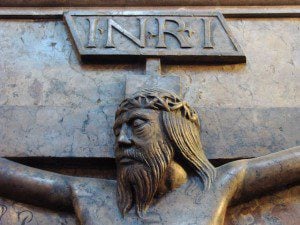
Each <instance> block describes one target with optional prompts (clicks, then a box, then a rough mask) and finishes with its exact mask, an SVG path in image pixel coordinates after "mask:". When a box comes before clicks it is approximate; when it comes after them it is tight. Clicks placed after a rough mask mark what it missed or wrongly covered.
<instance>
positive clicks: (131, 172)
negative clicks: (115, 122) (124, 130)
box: [116, 140, 173, 217]
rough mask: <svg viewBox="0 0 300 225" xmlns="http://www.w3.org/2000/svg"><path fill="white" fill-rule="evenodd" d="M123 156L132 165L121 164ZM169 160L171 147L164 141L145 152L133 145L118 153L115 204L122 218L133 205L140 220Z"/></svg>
mask: <svg viewBox="0 0 300 225" xmlns="http://www.w3.org/2000/svg"><path fill="white" fill-rule="evenodd" d="M117 152H118V150H117ZM122 157H126V158H129V159H132V161H131V162H132V163H131V164H129V165H123V164H120V160H121V159H122ZM172 157H173V151H172V148H171V147H170V145H169V144H168V143H166V142H165V141H163V140H160V141H157V142H155V143H154V144H152V145H151V146H149V147H148V149H145V148H143V149H142V148H139V147H136V146H135V148H128V149H125V150H122V153H121V154H117V157H116V158H117V203H118V207H119V210H120V212H121V213H122V215H123V216H124V215H125V214H126V213H127V212H128V211H129V210H130V209H131V208H132V207H133V205H134V204H135V209H136V214H137V215H138V216H139V217H143V215H144V214H145V213H146V211H147V209H148V208H149V206H150V204H151V202H152V200H153V197H154V195H155V193H156V191H157V188H158V185H159V183H160V182H161V179H162V177H163V175H164V173H165V171H166V169H167V167H168V166H169V164H170V161H171V159H172Z"/></svg>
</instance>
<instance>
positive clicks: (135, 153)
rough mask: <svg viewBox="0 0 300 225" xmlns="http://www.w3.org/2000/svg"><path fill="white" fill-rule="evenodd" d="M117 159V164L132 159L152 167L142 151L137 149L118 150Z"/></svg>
mask: <svg viewBox="0 0 300 225" xmlns="http://www.w3.org/2000/svg"><path fill="white" fill-rule="evenodd" d="M115 158H116V161H117V162H120V161H121V160H122V159H132V160H134V161H137V162H140V163H144V164H146V165H147V166H150V162H149V160H148V159H147V157H146V156H145V154H143V153H142V150H140V149H136V148H124V149H120V148H117V150H116V153H115Z"/></svg>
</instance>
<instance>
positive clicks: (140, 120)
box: [132, 118, 147, 128]
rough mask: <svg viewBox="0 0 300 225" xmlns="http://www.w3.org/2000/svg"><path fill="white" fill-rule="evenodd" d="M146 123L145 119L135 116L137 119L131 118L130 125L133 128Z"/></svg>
mask: <svg viewBox="0 0 300 225" xmlns="http://www.w3.org/2000/svg"><path fill="white" fill-rule="evenodd" d="M146 123H147V121H145V120H142V119H139V118H137V119H135V120H133V122H132V126H133V127H134V128H138V127H141V126H143V125H144V124H146Z"/></svg>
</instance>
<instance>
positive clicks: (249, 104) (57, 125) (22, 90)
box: [0, 18, 300, 159]
mask: <svg viewBox="0 0 300 225" xmlns="http://www.w3.org/2000/svg"><path fill="white" fill-rule="evenodd" d="M227 23H228V25H229V27H230V29H231V30H232V32H233V34H234V36H235V37H236V39H237V41H238V43H239V44H240V45H241V47H242V49H243V51H244V52H245V54H246V56H247V64H239V65H223V66H222V65H211V66H205V65H164V64H163V65H162V74H163V75H165V76H168V75H175V76H180V78H181V81H182V83H181V85H182V93H183V97H184V99H185V100H186V101H187V102H190V103H191V105H192V106H194V107H196V108H198V111H199V112H200V114H201V115H200V117H201V119H202V128H203V129H202V142H203V145H204V147H205V150H206V153H207V155H208V156H209V158H211V159H214V158H215V159H216V158H232V157H253V156H258V155H264V154H267V153H269V152H273V151H278V150H281V149H283V148H288V147H292V146H295V145H297V144H299V139H300V137H299V134H300V132H299V128H298V127H299V126H297V124H299V122H297V121H299V106H300V97H299V92H297V91H298V90H300V89H299V83H300V82H299V76H298V75H299V73H300V72H299V70H300V66H299V59H300V55H299V54H300V51H299V46H300V43H299V42H300V33H299V19H297V18H295V19H293V18H289V19H227ZM0 25H1V26H0V38H1V40H2V41H1V43H0V48H1V52H0V111H1V118H0V120H1V122H0V136H1V144H0V154H1V156H45V155H46V156H58V157H59V156H74V157H75V156H98V157H113V135H112V125H113V120H114V118H113V117H114V116H113V113H114V110H115V108H116V105H117V104H118V103H119V102H120V100H121V99H122V98H124V96H125V79H126V78H125V77H126V76H130V75H138V74H143V68H144V66H143V65H141V64H113V65H83V64H80V63H79V61H78V58H77V56H76V53H75V50H74V49H73V47H72V45H71V42H70V37H69V36H68V33H67V30H66V27H65V25H64V23H63V22H62V21H40V20H36V21H33V20H5V19H2V20H0ZM232 115H236V116H235V117H232ZM216 118H218V119H216ZM91 121H92V122H91ZM219 132H221V133H219ZM218 148H221V149H222V150H224V151H217V149H218Z"/></svg>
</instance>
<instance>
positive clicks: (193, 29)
mask: <svg viewBox="0 0 300 225" xmlns="http://www.w3.org/2000/svg"><path fill="white" fill-rule="evenodd" d="M65 21H66V23H67V25H68V27H69V30H70V32H71V35H72V37H73V40H74V43H75V44H76V47H77V50H78V52H79V54H80V56H81V58H82V59H83V61H93V60H94V59H99V58H101V59H104V58H107V59H110V58H112V57H111V56H114V59H116V56H118V57H117V58H119V59H123V60H124V59H125V60H131V61H133V60H134V58H137V57H138V58H143V57H144V58H145V57H151V56H152V57H160V58H161V59H162V60H165V61H177V62H192V61H194V62H198V63H201V62H232V63H240V62H245V60H246V58H245V55H244V54H243V52H242V50H241V48H240V47H239V45H238V44H237V42H236V41H235V40H234V38H233V37H232V35H231V33H230V31H229V29H228V27H227V26H226V23H225V20H224V17H223V16H222V15H221V14H220V13H203V14H199V13H197V14H187V13H179V12H177V13H166V12H163V13H162V12H160V13H155V12H154V13H151V12H134V13H133V12H131V13H129V12H122V13H120V12H119V13H118V12H106V13H105V12H95V13H91V12H89V13H84V12H68V13H66V14H65ZM127 56H131V57H130V58H128V57H127ZM134 56H136V57H134Z"/></svg>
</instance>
